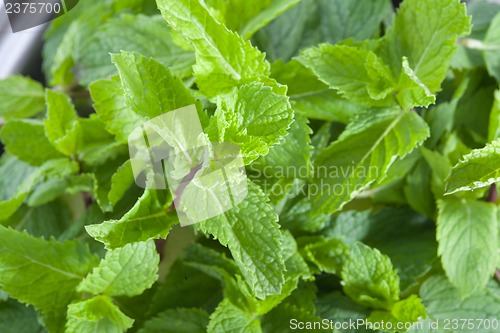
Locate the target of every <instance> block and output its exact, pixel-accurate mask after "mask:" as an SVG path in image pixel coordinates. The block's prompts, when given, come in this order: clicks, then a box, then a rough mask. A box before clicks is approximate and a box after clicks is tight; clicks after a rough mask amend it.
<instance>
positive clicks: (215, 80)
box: [157, 0, 270, 97]
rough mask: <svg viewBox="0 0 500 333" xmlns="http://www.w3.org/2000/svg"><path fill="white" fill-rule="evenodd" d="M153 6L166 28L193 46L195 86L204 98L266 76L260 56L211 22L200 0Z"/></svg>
mask: <svg viewBox="0 0 500 333" xmlns="http://www.w3.org/2000/svg"><path fill="white" fill-rule="evenodd" d="M157 3H158V8H159V9H160V11H161V13H162V15H163V17H164V18H165V20H166V21H167V22H168V24H170V26H171V27H172V28H173V29H174V30H175V31H177V32H179V33H180V34H181V35H182V36H184V37H185V38H186V39H187V40H188V41H189V42H190V43H191V44H192V45H193V47H194V49H195V52H196V65H195V66H194V73H195V76H196V82H197V84H198V87H199V88H200V90H201V91H202V92H203V93H205V94H206V95H207V96H208V97H214V96H216V95H219V94H222V93H227V92H230V91H231V90H233V88H234V87H235V86H238V85H242V84H245V83H249V82H252V81H255V80H259V79H265V77H267V76H268V75H269V71H270V66H269V63H268V62H266V61H265V60H264V54H263V53H261V52H260V51H259V50H257V49H256V48H254V47H253V46H252V44H251V43H250V42H249V41H245V40H244V39H243V38H241V37H240V36H239V35H238V34H237V33H235V32H232V31H230V30H228V29H227V28H226V27H225V26H224V25H223V24H221V23H219V22H218V21H217V20H215V19H214V17H212V16H211V14H210V12H209V10H208V9H207V8H206V6H205V4H204V3H203V2H200V0H158V2H157ZM232 14H234V13H232Z"/></svg>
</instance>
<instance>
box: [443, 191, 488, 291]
mask: <svg viewBox="0 0 500 333" xmlns="http://www.w3.org/2000/svg"><path fill="white" fill-rule="evenodd" d="M496 218H497V212H496V207H495V206H494V205H493V204H490V203H487V202H480V201H476V200H469V199H455V198H445V199H443V200H441V201H440V202H439V214H438V218H437V235H436V237H437V240H438V242H439V247H438V253H439V255H440V256H441V262H442V264H443V268H444V270H445V272H446V275H447V276H448V278H449V279H450V281H451V283H452V284H453V285H455V286H456V287H457V288H458V289H459V290H460V293H461V295H462V296H469V295H471V294H472V293H474V292H475V291H478V290H481V289H482V288H484V287H485V286H486V283H488V280H489V279H490V277H491V276H492V275H493V272H494V270H495V266H496V256H497V245H498V241H497V237H498V229H497V228H498V227H497V221H496Z"/></svg>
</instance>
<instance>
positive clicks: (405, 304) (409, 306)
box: [368, 295, 427, 332]
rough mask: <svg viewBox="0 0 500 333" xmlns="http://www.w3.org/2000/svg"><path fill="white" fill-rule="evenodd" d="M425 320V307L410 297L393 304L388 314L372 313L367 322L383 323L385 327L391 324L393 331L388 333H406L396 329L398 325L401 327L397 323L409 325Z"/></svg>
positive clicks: (414, 296) (412, 296)
mask: <svg viewBox="0 0 500 333" xmlns="http://www.w3.org/2000/svg"><path fill="white" fill-rule="evenodd" d="M425 318H427V314H426V311H425V307H424V306H423V305H422V300H421V299H420V298H418V297H417V296H416V295H411V296H410V297H408V298H407V299H404V300H402V301H399V302H397V303H396V304H394V306H393V308H392V309H391V311H390V312H389V311H373V312H372V313H371V314H370V316H369V317H368V321H370V322H373V323H379V324H381V323H382V322H385V323H386V324H385V325H388V323H392V325H393V326H392V327H393V329H391V330H390V332H406V330H405V329H401V330H397V329H396V327H398V325H401V324H399V323H404V324H405V325H410V324H412V323H416V322H418V321H419V320H422V319H425ZM386 327H387V326H386Z"/></svg>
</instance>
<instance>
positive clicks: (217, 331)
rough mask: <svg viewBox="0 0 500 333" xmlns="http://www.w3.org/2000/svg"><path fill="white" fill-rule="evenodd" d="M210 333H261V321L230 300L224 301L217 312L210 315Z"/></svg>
mask: <svg viewBox="0 0 500 333" xmlns="http://www.w3.org/2000/svg"><path fill="white" fill-rule="evenodd" d="M207 332H208V333H223V332H224V333H226V332H227V333H237V332H248V333H260V332H262V330H261V327H260V321H259V320H258V318H257V317H255V316H253V315H252V314H250V313H247V312H245V311H243V310H241V309H240V308H238V307H237V306H235V305H234V304H232V303H231V302H230V301H229V300H228V299H224V300H223V301H222V302H221V303H220V304H219V306H218V307H217V309H215V312H214V313H212V314H211V315H210V322H209V324H208V327H207Z"/></svg>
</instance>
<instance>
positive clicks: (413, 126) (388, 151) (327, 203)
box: [313, 109, 429, 214]
mask: <svg viewBox="0 0 500 333" xmlns="http://www.w3.org/2000/svg"><path fill="white" fill-rule="evenodd" d="M428 136H429V128H428V126H427V124H426V123H425V122H424V120H423V119H422V118H421V117H420V116H419V115H418V114H416V113H415V112H408V111H403V112H401V111H399V110H394V109H387V110H384V111H380V112H377V113H373V112H370V113H368V112H366V113H363V115H362V117H358V119H357V120H356V121H354V122H352V123H351V125H350V126H348V127H347V129H346V130H345V132H344V133H342V135H341V136H340V137H339V140H337V141H335V142H334V143H333V144H332V145H330V146H329V147H328V148H326V149H325V150H323V151H322V152H321V153H320V154H319V155H318V157H317V161H316V167H315V169H316V170H317V174H316V175H315V177H314V184H315V185H314V186H317V188H319V189H321V191H319V192H320V193H319V194H318V195H317V196H315V197H314V198H313V210H314V211H315V212H316V213H317V214H319V213H333V212H335V211H337V210H339V209H341V208H342V207H343V206H344V205H345V204H346V203H347V202H349V201H350V200H352V199H353V198H354V197H355V196H356V195H357V194H359V193H361V192H362V191H363V190H365V189H367V188H368V187H369V186H370V185H371V184H373V183H375V182H377V181H380V180H382V179H383V178H384V177H385V175H386V172H387V170H388V169H389V168H390V166H391V165H392V164H393V163H394V161H395V156H398V157H399V158H403V157H404V156H406V155H407V154H408V153H410V152H411V151H412V150H413V149H415V148H417V147H418V146H420V145H421V144H422V143H423V141H424V140H425V139H426V138H427V137H428Z"/></svg>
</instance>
